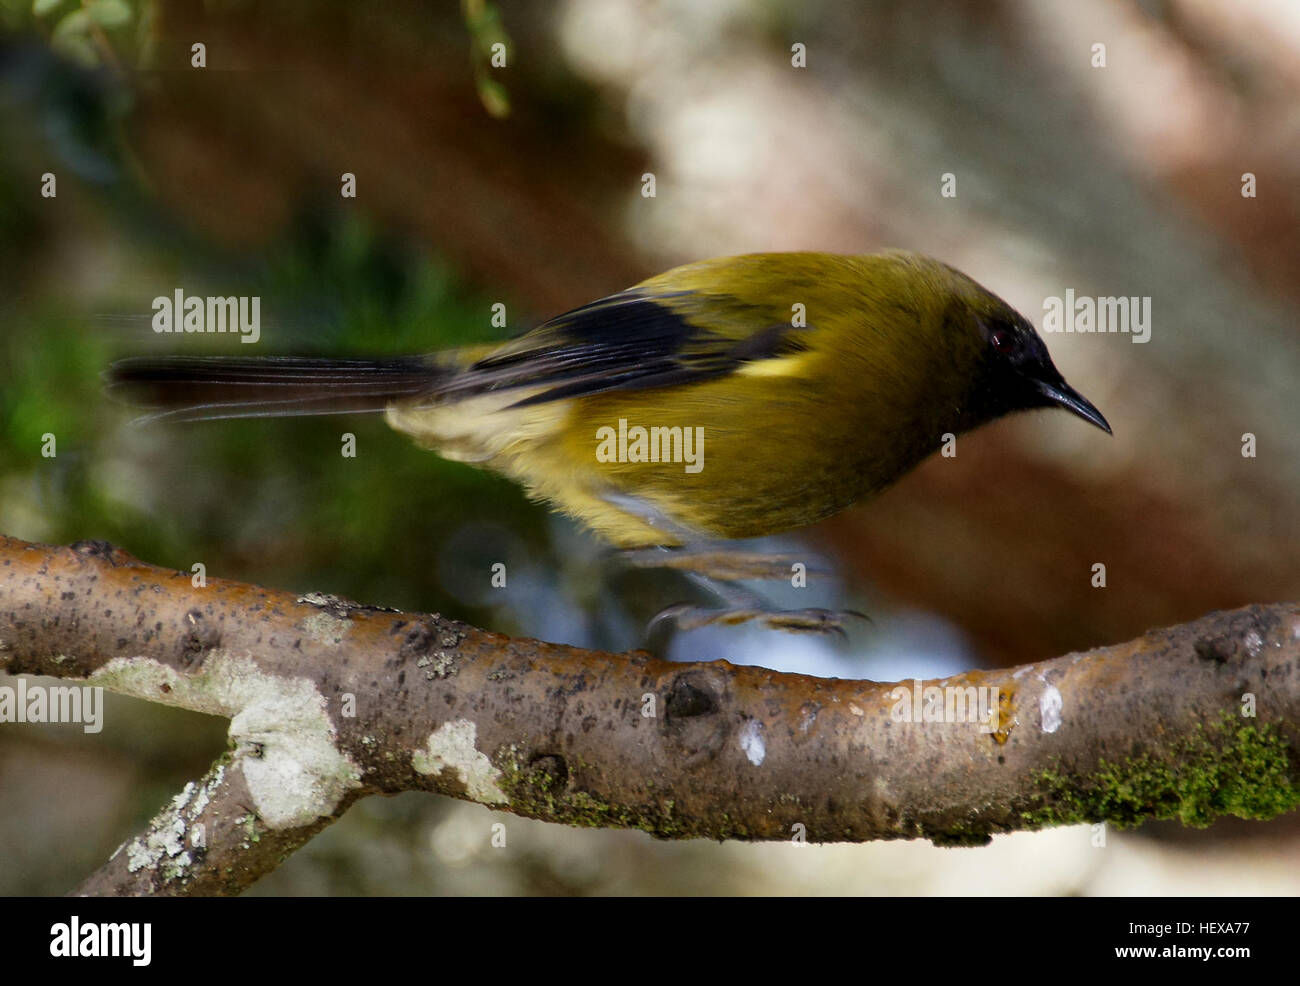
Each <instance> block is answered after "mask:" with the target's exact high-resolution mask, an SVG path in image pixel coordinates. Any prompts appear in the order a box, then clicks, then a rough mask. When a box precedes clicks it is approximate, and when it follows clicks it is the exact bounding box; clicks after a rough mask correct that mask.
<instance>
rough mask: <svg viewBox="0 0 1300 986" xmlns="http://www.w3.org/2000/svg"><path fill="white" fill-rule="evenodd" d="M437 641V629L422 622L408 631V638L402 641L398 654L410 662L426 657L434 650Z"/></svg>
mask: <svg viewBox="0 0 1300 986" xmlns="http://www.w3.org/2000/svg"><path fill="white" fill-rule="evenodd" d="M437 639H438V632H437V629H436V628H435V627H431V626H429V624H427V623H426V622H424V621H423V620H421V621H420V622H418V623H416V624H415V625H414V626H412V627H411V629H409V630H407V631H406V636H405V637H404V638H403V640H402V647H401V650H399V651H398V654H399V656H401V657H403V658H405V659H407V660H408V661H409V660H414V659H416V658H418V657H424V656H425V655H426V654H428V653H429V651H431V650H433V648H434V644H435V642H436V640H437Z"/></svg>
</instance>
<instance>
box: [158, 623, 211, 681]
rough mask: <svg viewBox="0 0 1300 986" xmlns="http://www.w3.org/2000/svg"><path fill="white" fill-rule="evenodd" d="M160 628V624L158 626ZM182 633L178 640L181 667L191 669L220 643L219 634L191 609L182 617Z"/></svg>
mask: <svg viewBox="0 0 1300 986" xmlns="http://www.w3.org/2000/svg"><path fill="white" fill-rule="evenodd" d="M159 626H160V627H161V626H162V624H159ZM183 626H184V633H183V634H182V635H181V640H180V655H179V657H180V663H181V666H182V667H192V666H193V665H195V664H197V663H198V662H200V661H202V660H203V655H204V654H205V653H207V652H208V651H210V650H212V649H213V648H214V647H216V646H217V645H218V644H219V643H220V642H221V634H220V633H219V632H218V631H217V628H216V627H214V626H213V625H212V624H211V623H209V622H208V620H207V618H206V617H205V616H204V615H203V613H202V612H200V611H199V610H197V609H192V610H190V611H189V612H188V613H186V614H185V617H184V623H183Z"/></svg>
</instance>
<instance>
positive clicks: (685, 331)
mask: <svg viewBox="0 0 1300 986" xmlns="http://www.w3.org/2000/svg"><path fill="white" fill-rule="evenodd" d="M110 388H111V389H112V390H113V391H116V392H119V393H122V394H124V395H125V396H126V398H127V399H128V400H130V401H132V402H133V403H136V404H138V405H142V406H144V407H149V408H153V409H155V411H156V412H157V413H156V414H154V415H150V417H158V418H170V419H181V420H195V419H203V418H227V417H245V416H278V415H301V414H330V413H340V412H358V411H374V412H383V413H384V415H385V417H386V419H387V421H388V423H389V424H390V425H391V426H392V427H394V428H396V429H397V430H399V431H402V432H405V433H406V434H408V435H410V436H411V437H412V438H413V439H414V440H415V441H416V443H418V444H419V445H421V446H422V447H424V448H428V449H432V450H433V451H435V452H438V453H439V454H440V455H443V456H444V457H446V458H450V459H456V460H459V461H463V462H473V463H477V464H480V465H482V466H486V467H487V468H489V469H494V470H496V471H498V472H501V473H504V474H505V475H507V476H510V477H512V478H513V479H515V480H516V481H518V482H520V483H522V484H523V485H524V487H525V488H526V489H527V490H528V492H529V494H530V495H532V496H533V497H536V498H540V499H544V500H546V501H548V502H550V503H551V504H552V505H554V506H555V507H558V508H559V509H561V510H563V511H565V512H566V513H568V514H571V515H573V516H574V517H576V518H578V519H579V520H581V521H582V522H584V523H585V524H587V525H588V526H589V527H591V528H594V529H595V530H596V531H597V532H598V533H599V534H601V535H603V536H604V537H605V538H606V539H608V540H609V541H611V542H612V543H614V544H615V545H617V546H620V547H625V548H647V547H651V546H660V547H664V546H680V545H690V544H697V543H700V542H704V541H707V540H708V539H713V538H747V537H756V536H760V535H767V534H773V533H777V532H780V531H785V530H788V529H790V528H794V527H800V526H803V525H805V524H810V523H812V522H813V521H817V520H820V519H821V518H823V517H827V516H829V515H831V514H834V513H836V512H837V511H839V510H842V509H844V508H845V507H847V506H849V505H850V504H853V503H856V502H857V501H859V500H862V499H864V498H866V497H869V496H871V495H872V494H875V493H877V492H879V491H880V490H882V489H884V488H885V487H886V486H888V485H890V484H891V483H893V482H894V481H895V480H896V479H898V478H899V477H900V476H902V475H903V474H904V473H906V472H907V471H908V470H909V469H911V468H912V467H913V466H915V465H916V464H917V463H919V462H920V461H921V460H922V459H924V458H925V457H926V456H927V455H929V454H930V453H931V452H932V451H934V450H935V449H937V448H938V447H939V446H940V444H941V443H942V442H943V440H944V436H945V435H946V434H953V435H958V434H961V433H962V432H965V431H969V430H970V429H972V428H976V427H978V426H979V425H981V424H984V423H985V422H988V421H992V420H994V419H996V418H999V417H1001V416H1002V415H1004V414H1007V413H1009V412H1012V411H1021V410H1028V409H1031V408H1040V407H1053V406H1058V407H1063V408H1066V409H1067V410H1069V411H1072V412H1073V413H1075V414H1077V415H1078V416H1079V417H1081V418H1083V419H1084V420H1085V421H1089V422H1091V423H1092V424H1094V425H1096V426H1097V427H1099V428H1102V429H1103V430H1105V431H1106V432H1110V426H1109V425H1108V424H1107V422H1106V419H1105V418H1104V417H1102V415H1101V412H1100V411H1098V410H1097V409H1096V408H1095V407H1093V405H1092V404H1091V403H1089V402H1088V401H1087V400H1086V399H1085V398H1084V397H1083V396H1082V395H1081V394H1079V393H1078V392H1077V391H1076V390H1074V389H1073V388H1072V387H1070V385H1069V384H1067V383H1066V382H1065V380H1064V379H1062V377H1061V374H1060V373H1059V372H1058V371H1057V369H1056V367H1055V366H1053V365H1052V361H1051V358H1050V357H1049V356H1048V353H1047V348H1046V347H1045V346H1044V345H1043V342H1042V340H1041V339H1040V338H1039V336H1038V334H1037V333H1036V332H1035V331H1034V328H1033V326H1032V325H1030V323H1029V322H1028V321H1027V320H1026V319H1025V318H1023V317H1022V316H1021V315H1019V314H1017V313H1016V312H1015V311H1014V310H1013V309H1012V308H1011V307H1010V306H1009V305H1007V304H1006V303H1005V302H1004V301H1002V300H1001V299H1000V298H998V297H996V296H995V295H993V294H992V293H990V292H989V291H987V290H985V289H984V288H983V287H981V286H980V285H979V284H977V283H975V281H973V280H971V279H970V278H969V277H967V276H966V275H964V274H962V273H960V272H959V271H957V270H954V269H953V268H951V267H949V266H947V265H945V264H943V263H940V262H939V261H936V260H933V259H930V258H928V257H924V256H921V255H918V254H915V253H908V252H903V251H887V252H883V253H878V254H873V255H869V256H839V255H833V254H825V253H768V254H749V255H745V256H739V257H728V258H722V259H715V260H705V261H701V262H699V263H693V264H687V265H685V266H682V267H677V268H674V269H673V270H670V271H668V272H666V273H664V274H660V275H658V276H657V277H652V278H650V279H649V280H647V281H643V282H642V283H640V284H638V285H636V286H635V287H631V288H628V289H627V290H625V291H621V292H619V293H617V294H613V295H610V296H609V297H606V298H602V299H600V300H599V301H594V302H592V303H591V304H588V305H584V306H582V307H580V308H576V309H574V310H573V311H570V312H567V313H565V314H563V315H559V316H557V317H555V318H553V319H551V320H549V321H547V322H544V323H542V324H541V325H539V326H537V327H536V328H534V329H532V330H531V331H529V332H526V333H525V334H523V335H521V336H519V337H517V338H515V339H513V340H511V341H507V342H504V343H496V344H487V345H480V346H472V347H468V348H463V349H456V350H451V351H444V352H439V353H433V354H430V355H421V356H403V357H389V358H380V359H315V358H297V357H277V356H269V357H260V358H241V357H215V356H174V357H163V358H153V357H140V358H133V359H126V360H122V361H120V362H118V363H116V364H114V365H113V367H112V369H111V371H110ZM787 572H788V569H787Z"/></svg>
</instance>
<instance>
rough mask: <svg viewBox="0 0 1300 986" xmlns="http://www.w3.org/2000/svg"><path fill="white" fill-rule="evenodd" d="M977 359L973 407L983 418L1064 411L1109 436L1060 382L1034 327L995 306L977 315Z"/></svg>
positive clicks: (1087, 405)
mask: <svg viewBox="0 0 1300 986" xmlns="http://www.w3.org/2000/svg"><path fill="white" fill-rule="evenodd" d="M975 317H976V321H977V323H978V325H979V330H980V335H981V337H982V339H981V344H982V347H983V352H982V353H981V354H980V357H979V359H980V370H981V372H980V373H979V375H978V384H977V388H978V389H977V393H976V394H975V395H974V398H975V403H976V405H977V406H978V407H979V409H980V411H981V412H982V414H983V415H986V416H987V417H988V418H990V419H992V418H996V417H1000V416H1001V415H1003V414H1008V413H1010V412H1011V411H1025V410H1030V409H1032V408H1038V407H1063V408H1065V409H1066V410H1067V411H1072V412H1073V413H1075V414H1077V415H1078V416H1079V417H1081V418H1083V420H1084V421H1088V422H1091V423H1092V424H1094V425H1096V426H1097V427H1098V428H1100V429H1101V430H1102V431H1104V432H1106V433H1107V434H1110V433H1111V431H1110V425H1109V424H1108V423H1107V421H1106V419H1105V418H1104V417H1103V416H1102V413H1101V412H1100V411H1098V410H1097V409H1096V408H1095V407H1094V406H1093V405H1092V402H1091V401H1089V400H1088V399H1087V398H1086V397H1084V396H1083V395H1082V394H1081V393H1079V392H1078V391H1077V390H1075V389H1074V388H1073V387H1071V386H1070V385H1069V384H1068V383H1066V382H1065V379H1064V378H1063V377H1062V376H1061V373H1060V371H1059V370H1057V368H1056V367H1055V366H1054V365H1053V364H1052V357H1051V356H1049V355H1048V353H1047V346H1045V345H1044V344H1043V340H1042V339H1041V338H1039V335H1038V333H1037V332H1035V331H1034V327H1033V326H1032V325H1030V324H1029V322H1028V321H1027V320H1026V319H1025V318H1024V316H1022V315H1020V314H1018V313H1017V312H1016V311H1015V310H1014V309H1012V308H1011V307H1010V306H1008V305H1006V304H1004V303H999V304H998V305H996V306H994V307H993V310H992V311H986V312H980V313H978V314H976V316H975Z"/></svg>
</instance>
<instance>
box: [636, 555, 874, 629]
mask: <svg viewBox="0 0 1300 986" xmlns="http://www.w3.org/2000/svg"><path fill="white" fill-rule="evenodd" d="M783 575H784V573H783ZM686 576H687V578H689V579H690V580H691V581H692V582H694V583H695V584H696V585H699V586H702V587H703V588H705V589H707V590H709V591H710V592H712V593H713V594H714V595H715V596H717V597H718V598H719V599H720V600H721V601H722V603H723V607H722V608H721V609H709V608H707V607H704V606H695V605H692V604H690V603H678V604H677V605H675V606H669V607H668V608H667V609H665V610H663V611H662V612H660V613H659V614H658V615H656V616H655V618H654V619H653V620H651V621H650V625H649V626H648V627H647V628H646V634H647V636H650V635H652V634H653V633H654V632H655V631H656V630H657V629H658V628H660V627H662V626H664V625H665V624H669V623H671V624H673V625H674V626H676V627H677V628H679V629H681V630H694V629H696V628H698V627H703V626H737V625H739V624H741V623H759V624H761V625H762V626H765V627H767V628H768V629H770V630H785V631H787V632H789V633H824V634H834V635H835V636H837V637H840V638H841V639H848V631H847V629H846V625H847V624H848V623H849V622H850V621H851V620H865V621H867V622H870V621H871V618H870V617H869V616H867V615H866V614H864V613H859V612H857V611H856V610H851V609H846V610H832V609H775V608H773V607H772V604H771V603H769V602H768V601H767V600H765V599H763V598H762V597H761V596H759V595H758V594H757V593H755V592H751V591H750V590H748V589H746V588H744V587H743V586H740V585H737V584H735V583H734V582H730V581H727V580H725V579H715V578H710V577H709V576H707V575H702V574H700V573H699V572H687V573H686Z"/></svg>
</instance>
